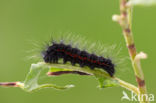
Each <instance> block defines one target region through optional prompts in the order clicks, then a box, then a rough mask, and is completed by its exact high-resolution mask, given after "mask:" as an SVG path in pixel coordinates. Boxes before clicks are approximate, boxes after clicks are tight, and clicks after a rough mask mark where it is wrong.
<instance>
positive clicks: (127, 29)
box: [118, 0, 149, 103]
mask: <svg viewBox="0 0 156 103" xmlns="http://www.w3.org/2000/svg"><path fill="white" fill-rule="evenodd" d="M127 2H128V0H120V19H119V20H118V22H119V24H120V26H121V27H122V30H123V35H124V38H125V41H126V45H127V48H128V51H129V55H130V58H131V62H132V66H133V69H134V72H135V76H136V81H137V84H138V88H139V92H140V96H141V95H143V94H147V90H146V85H145V80H144V74H143V71H142V68H141V65H140V59H141V58H136V57H137V55H138V54H137V52H136V47H135V44H134V39H133V34H132V28H131V25H132V22H131V19H132V6H129V7H128V6H127ZM140 103H149V102H148V101H147V100H146V97H145V96H143V101H140Z"/></svg>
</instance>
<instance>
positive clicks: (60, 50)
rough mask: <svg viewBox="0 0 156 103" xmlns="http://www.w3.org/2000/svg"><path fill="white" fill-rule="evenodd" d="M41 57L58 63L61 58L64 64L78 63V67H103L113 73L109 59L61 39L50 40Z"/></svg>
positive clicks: (113, 68) (45, 60)
mask: <svg viewBox="0 0 156 103" xmlns="http://www.w3.org/2000/svg"><path fill="white" fill-rule="evenodd" d="M42 57H43V60H44V62H46V63H58V61H59V60H60V59H63V63H64V64H66V63H67V62H70V63H71V64H72V65H73V66H74V65H76V64H79V65H80V67H84V66H88V67H89V68H90V69H92V70H94V69H95V68H98V69H103V70H104V71H106V72H107V73H108V74H109V75H110V76H113V75H114V74H115V64H113V63H112V60H111V59H109V58H105V57H103V56H97V55H96V54H94V53H89V52H87V51H86V50H81V49H79V48H76V47H72V45H71V44H65V43H63V42H62V41H61V42H55V41H52V43H51V45H49V46H48V47H47V48H46V49H45V50H43V51H42Z"/></svg>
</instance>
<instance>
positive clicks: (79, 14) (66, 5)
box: [0, 0, 156, 103]
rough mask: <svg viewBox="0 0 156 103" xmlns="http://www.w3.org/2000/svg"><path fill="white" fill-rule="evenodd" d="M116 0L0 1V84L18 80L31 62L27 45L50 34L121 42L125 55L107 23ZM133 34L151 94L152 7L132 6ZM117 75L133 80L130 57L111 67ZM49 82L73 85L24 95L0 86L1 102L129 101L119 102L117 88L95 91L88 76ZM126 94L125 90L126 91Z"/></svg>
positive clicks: (155, 16)
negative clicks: (144, 55) (120, 65)
mask: <svg viewBox="0 0 156 103" xmlns="http://www.w3.org/2000/svg"><path fill="white" fill-rule="evenodd" d="M118 4H119V3H118V0H0V82H2V81H3V82H4V81H23V80H24V79H25V76H26V74H27V73H28V71H29V67H30V64H31V63H35V62H36V61H35V60H27V59H26V57H27V56H29V55H30V54H29V53H27V51H30V50H32V49H35V48H36V47H33V43H34V42H35V41H37V42H44V41H47V40H49V38H50V35H51V34H52V35H54V36H55V35H57V33H58V34H59V33H62V34H63V33H67V32H73V34H79V35H82V36H85V37H87V39H88V40H94V41H100V42H102V43H103V44H117V45H121V47H122V50H121V53H120V55H122V56H124V57H128V52H127V48H126V46H125V42H124V38H123V36H122V31H121V29H120V27H119V25H118V24H117V23H115V22H113V21H112V19H111V18H112V15H113V14H118V13H119V5H118ZM133 33H134V38H135V43H136V47H137V51H144V52H146V53H147V54H148V59H146V60H142V67H143V71H144V73H145V79H146V85H147V88H148V92H149V93H152V94H155V95H156V88H155V87H156V82H155V78H156V75H155V74H156V68H155V66H154V63H155V58H156V54H155V53H156V47H155V44H156V35H155V34H156V6H155V7H154V6H152V7H134V10H133ZM117 71H118V73H117V75H118V77H120V78H122V79H124V80H126V81H128V82H131V83H134V84H136V82H135V78H134V74H133V70H132V67H131V64H130V61H129V60H127V61H126V66H125V68H120V69H118V70H117ZM52 82H54V83H58V84H62V85H64V84H75V85H76V87H75V88H72V89H69V90H66V91H57V90H55V89H43V90H40V91H38V92H34V93H27V92H24V91H22V90H21V89H19V88H0V102H1V103H121V102H122V103H129V101H126V100H125V101H121V97H122V91H123V90H124V91H126V90H125V89H123V88H120V87H114V88H108V89H102V90H100V89H98V88H97V85H98V83H97V81H96V79H95V78H94V77H86V76H77V75H64V76H61V77H55V78H54V79H52ZM126 92H127V93H129V94H130V92H129V91H126Z"/></svg>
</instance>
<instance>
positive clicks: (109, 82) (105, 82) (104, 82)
mask: <svg viewBox="0 0 156 103" xmlns="http://www.w3.org/2000/svg"><path fill="white" fill-rule="evenodd" d="M96 78H97V79H98V81H99V86H98V87H99V88H108V87H115V86H119V83H118V81H116V80H114V79H111V78H104V77H99V76H96Z"/></svg>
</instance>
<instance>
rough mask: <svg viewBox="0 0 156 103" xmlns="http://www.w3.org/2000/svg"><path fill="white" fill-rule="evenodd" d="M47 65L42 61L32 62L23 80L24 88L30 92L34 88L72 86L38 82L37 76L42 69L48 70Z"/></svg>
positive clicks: (69, 86) (60, 88) (65, 87)
mask: <svg viewBox="0 0 156 103" xmlns="http://www.w3.org/2000/svg"><path fill="white" fill-rule="evenodd" d="M49 68H50V67H49V66H48V65H46V64H43V63H38V64H32V65H31V68H30V72H29V73H28V75H27V77H26V80H25V82H24V88H23V89H24V90H26V91H28V92H31V91H34V90H39V89H42V88H55V89H59V90H62V89H68V88H71V87H73V85H66V86H57V85H55V84H41V85H39V84H38V78H39V76H40V74H41V72H42V71H43V70H47V71H48V70H49Z"/></svg>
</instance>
